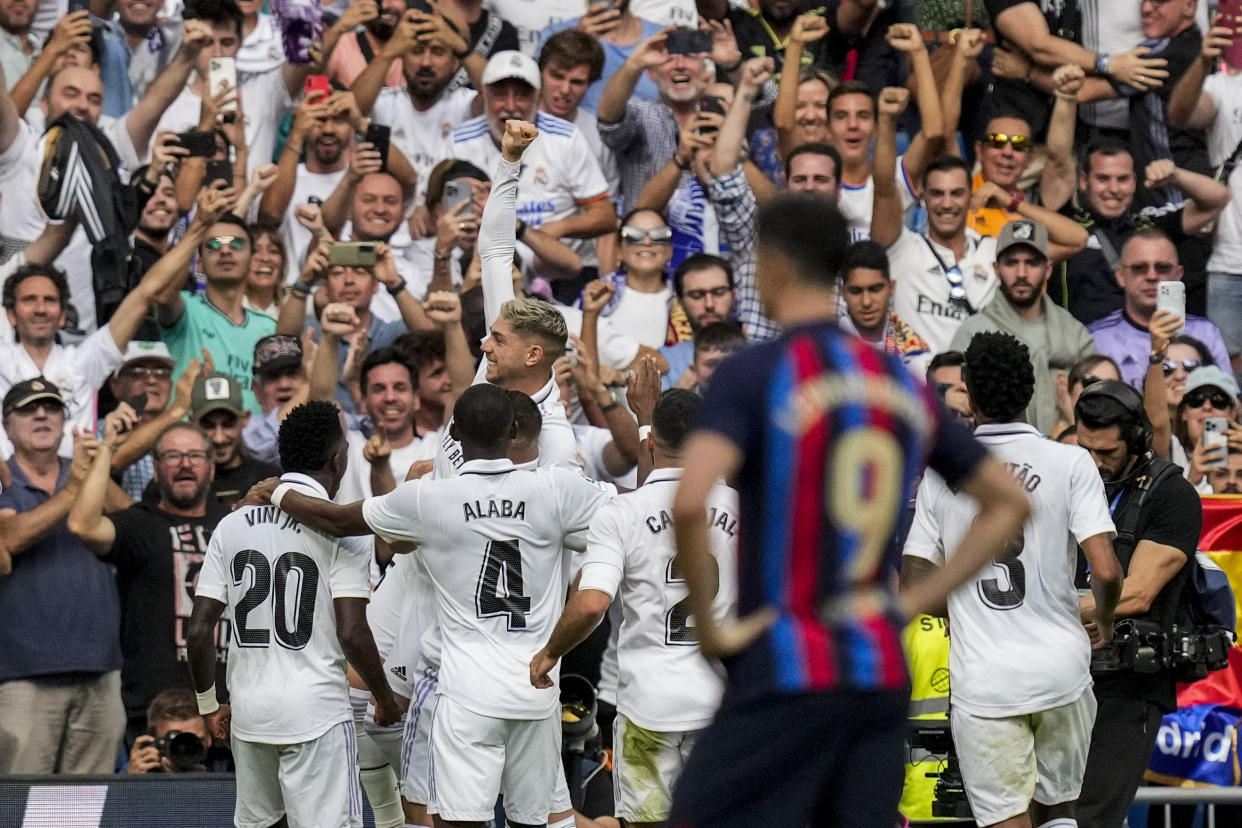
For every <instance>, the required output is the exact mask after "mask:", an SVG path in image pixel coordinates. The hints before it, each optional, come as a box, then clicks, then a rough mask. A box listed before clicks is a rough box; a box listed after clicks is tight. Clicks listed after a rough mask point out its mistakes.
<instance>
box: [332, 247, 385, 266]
mask: <svg viewBox="0 0 1242 828" xmlns="http://www.w3.org/2000/svg"><path fill="white" fill-rule="evenodd" d="M328 264H330V265H344V266H346V267H375V242H333V243H332V244H330V245H328Z"/></svg>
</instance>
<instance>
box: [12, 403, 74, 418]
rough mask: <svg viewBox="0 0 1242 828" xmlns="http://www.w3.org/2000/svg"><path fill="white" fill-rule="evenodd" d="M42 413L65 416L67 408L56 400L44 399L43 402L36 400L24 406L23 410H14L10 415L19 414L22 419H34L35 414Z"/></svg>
mask: <svg viewBox="0 0 1242 828" xmlns="http://www.w3.org/2000/svg"><path fill="white" fill-rule="evenodd" d="M40 411H43V412H45V413H47V414H64V413H65V406H64V404H63V403H58V402H57V401H56V400H52V399H42V400H35V401H34V402H32V403H27V404H26V405H23V406H22V407H21V408H14V409H13V410H12V411H10V412H9V413H10V414H18V415H20V416H22V417H33V416H34V415H35V414H37V413H39V412H40Z"/></svg>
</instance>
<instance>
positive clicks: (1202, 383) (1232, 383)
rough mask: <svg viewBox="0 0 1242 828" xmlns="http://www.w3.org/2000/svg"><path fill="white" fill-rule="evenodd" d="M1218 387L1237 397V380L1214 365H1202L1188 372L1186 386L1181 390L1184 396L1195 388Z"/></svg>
mask: <svg viewBox="0 0 1242 828" xmlns="http://www.w3.org/2000/svg"><path fill="white" fill-rule="evenodd" d="M1204 387H1208V388H1219V389H1220V390H1221V391H1224V392H1225V393H1226V394H1228V395H1229V396H1230V397H1233V398H1234V399H1237V398H1238V381H1237V380H1236V379H1234V378H1233V376H1232V375H1231V374H1227V373H1225V372H1224V371H1222V370H1221V369H1219V368H1217V367H1216V366H1215V365H1204V366H1202V367H1200V368H1196V369H1195V370H1193V371H1191V372H1190V376H1189V377H1187V378H1186V387H1185V389H1183V391H1182V396H1183V397H1185V395H1186V394H1189V393H1190V392H1191V391H1194V390H1195V389H1196V388H1204Z"/></svg>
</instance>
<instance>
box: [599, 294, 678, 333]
mask: <svg viewBox="0 0 1242 828" xmlns="http://www.w3.org/2000/svg"><path fill="white" fill-rule="evenodd" d="M672 306H673V283H672V281H669V282H667V283H666V284H665V285H664V289H663V290H661V291H660V292H658V293H640V292H638V291H637V290H634V289H633V288H629V287H627V288H625V290H623V291H621V298H620V299H618V300H617V304H616V305H615V306H614V307H613V309H612V310H611V311H610V312H609V313H608V317H607V318H608V322H609V324H611V325H612V327H613V329H614V330H618V331H625V332H626V333H627V334H629V335H630V336H632V337H634V339H635V340H637V342H638V344H640V345H646V346H647V347H648V348H656V349H659V348H661V347H663V346H664V340H665V339H666V338H667V337H668V312H669V308H671V307H672Z"/></svg>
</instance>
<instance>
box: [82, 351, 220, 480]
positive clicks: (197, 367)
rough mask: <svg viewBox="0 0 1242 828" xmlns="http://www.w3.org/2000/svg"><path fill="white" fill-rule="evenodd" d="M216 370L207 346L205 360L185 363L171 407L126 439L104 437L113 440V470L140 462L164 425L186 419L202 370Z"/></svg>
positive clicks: (169, 405) (142, 423)
mask: <svg viewBox="0 0 1242 828" xmlns="http://www.w3.org/2000/svg"><path fill="white" fill-rule="evenodd" d="M214 372H215V366H214V365H213V364H212V362H211V354H210V353H208V351H207V349H206V348H204V349H203V360H202V361H199V360H198V359H192V360H190V361H189V363H187V364H186V367H185V371H183V372H182V374H181V376H180V377H178V378H177V387H176V388H175V389H174V391H173V399H172V402H170V403H169V404H168V408H166V409H164V410H163V411H161V412H160V413H159V414H157V415H156V416H154V417H152V418H150V419H148V420H143V421H142V422H141V423H139V424H137V425H136V426H134V430H133V431H132V432H130V433H129V435H128V436H127V437H126V439H124V440H121V441H119V442H118V441H117V440H109V439H107V437H105V438H104V441H105V442H107V443H111V444H112V449H111V463H110V466H111V468H112V473H113V474H120V473H121V472H123V471H124V470H125V469H127V468H129V467H130V466H131V465H133V464H134V463H137V462H138V461H139V460H140V459H141V458H143V457H145V456H146V455H147V453H148V452H149V451H151V448H152V447H153V446H154V445H155V441H156V440H157V439H159V436H160V434H162V433H163V432H164V429H166V428H168V427H169V426H170V425H172V424H173V423H176V422H180V421H181V420H184V419H185V417H186V415H187V414H189V413H190V397H191V395H192V393H193V391H194V383H195V381H197V380H198V377H199V374H211V373H214ZM121 406H122V407H126V408H128V404H126V403H122V404H121ZM105 422H106V421H105Z"/></svg>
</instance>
